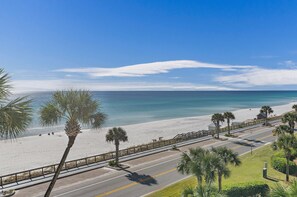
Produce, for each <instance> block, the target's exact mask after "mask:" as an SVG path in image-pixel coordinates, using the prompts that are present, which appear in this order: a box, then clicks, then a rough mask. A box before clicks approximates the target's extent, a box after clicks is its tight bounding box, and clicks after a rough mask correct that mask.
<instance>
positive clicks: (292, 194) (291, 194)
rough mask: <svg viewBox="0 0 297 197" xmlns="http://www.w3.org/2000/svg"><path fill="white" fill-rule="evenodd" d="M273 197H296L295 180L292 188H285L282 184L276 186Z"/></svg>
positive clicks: (272, 193) (296, 182)
mask: <svg viewBox="0 0 297 197" xmlns="http://www.w3.org/2000/svg"><path fill="white" fill-rule="evenodd" d="M270 196H271V197H296V196H297V181H296V180H294V181H293V182H292V184H291V185H290V186H287V187H285V186H283V185H281V184H279V183H278V184H276V186H275V187H273V188H272V189H271V192H270Z"/></svg>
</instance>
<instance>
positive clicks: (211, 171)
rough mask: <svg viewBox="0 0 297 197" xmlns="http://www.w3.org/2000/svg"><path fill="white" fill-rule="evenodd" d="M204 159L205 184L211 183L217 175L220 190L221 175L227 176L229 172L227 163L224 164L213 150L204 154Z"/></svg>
mask: <svg viewBox="0 0 297 197" xmlns="http://www.w3.org/2000/svg"><path fill="white" fill-rule="evenodd" d="M204 160H205V165H204V169H205V171H206V172H207V175H206V176H205V182H206V184H208V185H211V184H212V183H213V182H214V181H215V180H216V178H217V177H218V182H219V191H221V182H222V177H223V176H224V177H225V178H227V177H229V176H230V174H231V172H230V170H229V169H228V167H227V164H225V163H224V161H223V160H222V158H221V157H220V155H218V154H216V153H215V152H210V154H207V155H205V158H204Z"/></svg>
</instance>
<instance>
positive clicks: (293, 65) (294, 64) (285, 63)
mask: <svg viewBox="0 0 297 197" xmlns="http://www.w3.org/2000/svg"><path fill="white" fill-rule="evenodd" d="M278 64H279V65H282V66H286V67H288V68H296V67H297V62H294V61H293V60H286V61H282V62H279V63H278Z"/></svg>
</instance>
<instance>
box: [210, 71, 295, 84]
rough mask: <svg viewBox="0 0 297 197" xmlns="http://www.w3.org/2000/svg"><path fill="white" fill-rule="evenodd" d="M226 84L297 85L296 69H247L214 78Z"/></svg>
mask: <svg viewBox="0 0 297 197" xmlns="http://www.w3.org/2000/svg"><path fill="white" fill-rule="evenodd" d="M215 80H216V81H218V82H221V83H224V84H228V85H234V86H236V85H237V84H239V85H248V86H273V85H277V86H278V85H279V86H281V85H297V70H296V69H260V68H256V69H249V70H245V71H243V72H242V73H240V74H233V75H227V76H220V77H217V78H216V79H215Z"/></svg>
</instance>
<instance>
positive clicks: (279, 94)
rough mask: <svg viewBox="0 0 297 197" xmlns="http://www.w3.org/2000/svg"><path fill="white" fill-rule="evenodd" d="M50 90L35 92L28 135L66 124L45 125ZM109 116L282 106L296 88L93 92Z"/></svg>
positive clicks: (145, 118) (123, 119)
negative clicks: (43, 108)
mask: <svg viewBox="0 0 297 197" xmlns="http://www.w3.org/2000/svg"><path fill="white" fill-rule="evenodd" d="M51 94H52V93H51V92H44V93H34V94H31V95H30V96H29V97H30V98H32V99H33V108H34V118H33V122H32V125H31V127H30V129H29V131H28V132H26V134H25V135H36V134H39V133H47V132H49V131H62V130H63V125H60V126H57V127H51V128H42V127H41V126H40V124H39V119H38V116H39V109H40V107H41V105H42V104H43V103H45V102H47V101H48V100H49V99H50V97H51ZM92 94H93V97H94V99H98V100H100V102H101V110H102V111H103V112H104V113H106V114H107V115H108V119H107V121H106V123H105V126H119V125H128V124H135V123H143V122H150V121H156V120H164V119H171V118H181V117H190V116H200V115H208V114H213V113H216V112H224V111H234V110H237V109H244V108H253V107H261V106H262V105H271V106H275V105H281V104H287V103H289V102H292V101H296V100H297V91H175V92H173V91H172V92H171V91H155V92H154V91H143V92H142V91H135V92H92Z"/></svg>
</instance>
